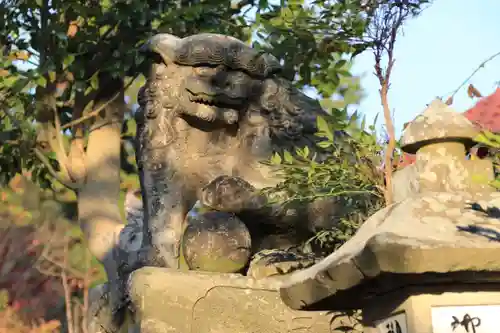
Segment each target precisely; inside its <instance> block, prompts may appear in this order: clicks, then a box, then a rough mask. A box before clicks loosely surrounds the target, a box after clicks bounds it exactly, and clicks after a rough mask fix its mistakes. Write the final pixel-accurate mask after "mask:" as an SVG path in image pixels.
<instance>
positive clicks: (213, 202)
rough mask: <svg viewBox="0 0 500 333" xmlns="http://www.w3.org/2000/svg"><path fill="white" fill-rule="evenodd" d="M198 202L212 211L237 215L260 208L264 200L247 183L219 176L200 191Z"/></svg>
mask: <svg viewBox="0 0 500 333" xmlns="http://www.w3.org/2000/svg"><path fill="white" fill-rule="evenodd" d="M199 200H200V202H201V203H202V204H203V205H205V206H207V207H210V208H212V209H215V210H218V211H223V212H232V213H238V212H241V211H243V210H255V209H260V208H262V207H263V206H264V205H265V203H266V198H265V196H263V195H260V194H259V193H258V191H257V190H256V189H255V187H254V186H252V185H251V184H250V183H249V182H247V181H245V180H244V179H243V178H240V177H234V176H219V177H217V178H215V179H214V180H213V181H211V182H210V183H209V184H208V185H206V186H205V187H203V188H202V189H201V194H200V199H199Z"/></svg>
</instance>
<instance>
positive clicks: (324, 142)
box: [317, 141, 332, 148]
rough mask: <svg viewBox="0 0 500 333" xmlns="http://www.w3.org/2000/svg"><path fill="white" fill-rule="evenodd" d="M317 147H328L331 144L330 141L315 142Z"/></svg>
mask: <svg viewBox="0 0 500 333" xmlns="http://www.w3.org/2000/svg"><path fill="white" fill-rule="evenodd" d="M317 145H318V147H321V148H328V147H331V146H332V142H330V141H320V142H318V143H317Z"/></svg>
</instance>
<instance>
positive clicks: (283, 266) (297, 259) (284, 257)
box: [247, 249, 317, 279]
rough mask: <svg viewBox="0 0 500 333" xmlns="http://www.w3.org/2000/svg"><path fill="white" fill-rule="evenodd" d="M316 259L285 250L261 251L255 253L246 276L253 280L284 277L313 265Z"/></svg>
mask: <svg viewBox="0 0 500 333" xmlns="http://www.w3.org/2000/svg"><path fill="white" fill-rule="evenodd" d="M316 261H317V258H316V257H314V256H313V255H304V254H297V253H293V252H289V251H286V250H277V249H274V250H262V251H260V252H257V253H256V254H255V255H254V256H253V258H252V260H251V261H250V266H249V268H248V271H247V276H249V277H252V278H254V279H263V278H267V277H275V276H280V275H286V274H289V273H292V272H294V271H297V270H300V269H304V268H307V267H310V266H312V265H314V264H315V263H316Z"/></svg>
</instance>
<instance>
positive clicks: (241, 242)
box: [181, 211, 252, 273]
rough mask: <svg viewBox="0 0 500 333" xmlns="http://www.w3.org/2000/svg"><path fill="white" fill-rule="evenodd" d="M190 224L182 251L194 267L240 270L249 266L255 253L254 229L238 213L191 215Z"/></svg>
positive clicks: (230, 271) (198, 268)
mask: <svg viewBox="0 0 500 333" xmlns="http://www.w3.org/2000/svg"><path fill="white" fill-rule="evenodd" d="M186 224H187V226H186V229H185V230H184V233H183V236H182V240H181V251H182V256H183V259H184V260H185V262H186V264H187V266H188V267H189V269H190V270H196V271H208V272H218V273H236V272H240V271H241V270H243V268H245V267H246V265H247V264H248V261H249V259H250V256H251V245H252V244H251V238H250V232H249V231H248V229H247V227H246V225H245V224H244V223H243V222H242V221H241V220H240V219H239V218H238V217H236V216H235V215H234V214H230V213H225V212H217V211H207V212H200V213H197V214H188V217H187V223H186Z"/></svg>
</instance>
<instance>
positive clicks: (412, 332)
mask: <svg viewBox="0 0 500 333" xmlns="http://www.w3.org/2000/svg"><path fill="white" fill-rule="evenodd" d="M443 289H449V287H448V286H446V287H445V286H439V287H433V288H412V289H408V290H405V291H401V290H400V291H397V292H392V293H388V294H386V295H382V296H379V297H376V298H375V299H374V300H373V301H372V302H371V303H370V304H369V305H367V306H365V307H364V309H363V325H364V331H363V332H364V333H452V332H453V333H474V332H475V333H495V332H500V330H499V328H498V323H499V321H500V284H497V285H493V286H491V285H481V284H479V285H476V286H473V287H472V288H471V287H470V286H468V287H466V286H464V287H463V288H459V286H454V287H453V290H449V291H446V292H443ZM482 289H484V290H482ZM495 289H496V290H495Z"/></svg>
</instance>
